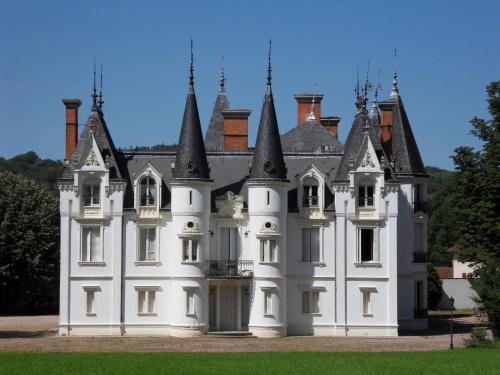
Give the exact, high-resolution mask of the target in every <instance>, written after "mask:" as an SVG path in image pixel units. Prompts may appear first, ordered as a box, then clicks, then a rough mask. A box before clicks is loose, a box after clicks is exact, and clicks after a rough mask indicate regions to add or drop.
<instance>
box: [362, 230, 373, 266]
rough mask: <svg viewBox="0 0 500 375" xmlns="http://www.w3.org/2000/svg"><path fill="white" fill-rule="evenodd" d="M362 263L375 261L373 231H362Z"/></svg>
mask: <svg viewBox="0 0 500 375" xmlns="http://www.w3.org/2000/svg"><path fill="white" fill-rule="evenodd" d="M360 261H361V262H371V261H373V229H367V228H363V229H361V230H360Z"/></svg>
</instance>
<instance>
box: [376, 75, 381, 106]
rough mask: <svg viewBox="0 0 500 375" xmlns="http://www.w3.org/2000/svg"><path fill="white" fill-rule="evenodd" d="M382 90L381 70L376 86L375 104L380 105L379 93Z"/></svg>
mask: <svg viewBox="0 0 500 375" xmlns="http://www.w3.org/2000/svg"><path fill="white" fill-rule="evenodd" d="M381 90H382V84H381V83H380V69H379V70H378V71H377V85H376V86H375V104H378V92H379V91H381Z"/></svg>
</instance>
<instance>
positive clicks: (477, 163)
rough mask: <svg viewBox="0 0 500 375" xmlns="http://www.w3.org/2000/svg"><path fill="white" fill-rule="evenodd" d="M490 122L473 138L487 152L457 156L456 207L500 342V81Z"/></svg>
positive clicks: (463, 251)
mask: <svg viewBox="0 0 500 375" xmlns="http://www.w3.org/2000/svg"><path fill="white" fill-rule="evenodd" d="M486 91H487V95H488V110H489V112H490V114H491V116H492V118H491V119H490V120H484V119H481V118H478V117H474V118H473V119H472V121H471V124H472V131H471V134H472V135H474V136H475V137H477V138H479V140H481V141H482V142H483V145H482V149H481V150H480V151H475V150H474V149H473V148H471V147H459V148H457V149H455V152H454V155H453V156H452V158H453V161H454V163H455V168H456V170H457V174H456V181H455V186H456V197H455V202H454V204H455V207H456V212H458V213H459V214H458V216H457V220H458V224H459V227H460V232H459V234H458V241H457V245H458V248H459V251H460V253H459V254H460V258H461V260H463V261H469V262H472V263H473V264H474V265H475V266H476V269H475V272H474V276H475V277H476V279H475V280H474V283H473V284H474V288H475V289H476V292H477V294H478V295H479V298H480V299H481V301H482V304H483V306H484V309H485V310H486V313H487V314H488V318H489V321H490V326H491V328H492V331H493V334H494V335H495V336H496V337H500V208H499V201H500V81H496V82H492V83H491V84H490V85H488V87H487V89H486Z"/></svg>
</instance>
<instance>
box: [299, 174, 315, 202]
mask: <svg viewBox="0 0 500 375" xmlns="http://www.w3.org/2000/svg"><path fill="white" fill-rule="evenodd" d="M318 187H319V183H318V180H316V179H315V178H313V177H306V178H304V181H303V190H302V191H303V194H302V207H318V205H319V195H318V191H319V188H318Z"/></svg>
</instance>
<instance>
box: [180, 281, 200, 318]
mask: <svg viewBox="0 0 500 375" xmlns="http://www.w3.org/2000/svg"><path fill="white" fill-rule="evenodd" d="M183 289H184V293H185V297H186V301H185V313H186V316H189V317H195V316H196V298H195V297H196V292H197V290H198V287H195V286H185V287H183Z"/></svg>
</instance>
